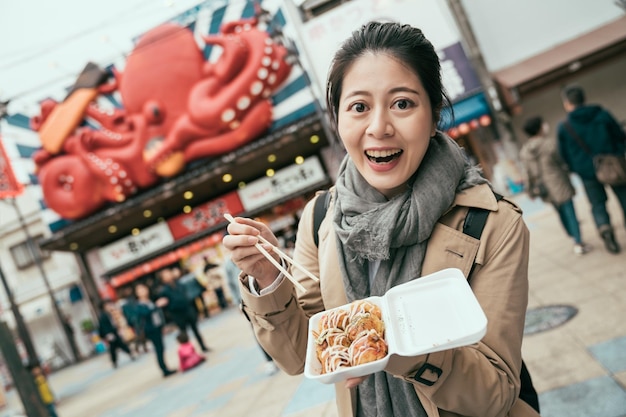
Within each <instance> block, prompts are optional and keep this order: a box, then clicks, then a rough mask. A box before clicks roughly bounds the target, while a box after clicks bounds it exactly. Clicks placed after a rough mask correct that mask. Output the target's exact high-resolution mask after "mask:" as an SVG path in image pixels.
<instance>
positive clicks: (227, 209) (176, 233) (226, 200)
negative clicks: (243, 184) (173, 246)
mask: <svg viewBox="0 0 626 417" xmlns="http://www.w3.org/2000/svg"><path fill="white" fill-rule="evenodd" d="M242 211H243V206H242V205H241V201H240V200H239V196H238V195H237V192H236V191H233V192H231V193H228V194H224V195H223V196H221V197H219V198H216V199H215V200H211V201H209V202H207V203H204V204H202V205H199V206H197V207H194V208H193V210H192V211H191V212H189V213H185V214H180V215H178V216H176V217H172V218H171V219H169V220H168V221H167V225H168V227H169V228H170V231H171V233H172V236H173V237H174V239H175V240H179V239H182V238H183V237H185V236H189V235H191V234H194V233H197V232H199V231H201V230H205V229H208V228H210V227H213V226H215V225H217V224H220V223H223V222H225V220H224V214H226V213H230V214H232V215H237V214H239V213H241V212H242Z"/></svg>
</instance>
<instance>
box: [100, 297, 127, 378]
mask: <svg viewBox="0 0 626 417" xmlns="http://www.w3.org/2000/svg"><path fill="white" fill-rule="evenodd" d="M113 309H114V306H113V302H112V301H111V300H104V301H102V303H100V311H101V313H100V317H99V318H98V322H99V328H98V333H99V335H100V337H101V338H102V340H105V341H106V343H107V345H108V346H109V355H111V363H112V364H113V367H114V368H117V350H118V349H121V350H123V351H124V352H126V354H127V355H128V356H130V358H131V360H135V356H134V355H133V354H132V353H131V351H130V348H129V347H128V345H127V344H126V342H124V340H123V339H122V338H121V337H120V334H119V333H118V331H117V327H116V326H115V324H114V322H113V318H112V317H111V312H112V311H113Z"/></svg>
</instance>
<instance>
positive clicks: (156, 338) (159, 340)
mask: <svg viewBox="0 0 626 417" xmlns="http://www.w3.org/2000/svg"><path fill="white" fill-rule="evenodd" d="M135 295H136V296H137V303H136V305H135V313H136V314H137V327H138V329H139V330H140V331H141V333H142V334H143V335H144V336H145V337H146V338H147V339H148V340H150V342H151V343H152V346H153V347H154V354H155V356H156V358H157V363H158V364H159V368H160V369H161V372H162V373H163V377H164V378H167V377H168V376H170V375H172V374H175V373H176V371H174V370H171V369H169V368H168V367H167V365H166V364H165V358H164V355H165V345H164V343H163V326H164V325H165V316H164V315H163V312H162V311H161V309H160V308H159V307H157V306H156V305H155V304H154V303H153V302H152V300H151V299H150V289H149V288H148V287H147V286H146V285H144V284H138V285H137V286H136V287H135Z"/></svg>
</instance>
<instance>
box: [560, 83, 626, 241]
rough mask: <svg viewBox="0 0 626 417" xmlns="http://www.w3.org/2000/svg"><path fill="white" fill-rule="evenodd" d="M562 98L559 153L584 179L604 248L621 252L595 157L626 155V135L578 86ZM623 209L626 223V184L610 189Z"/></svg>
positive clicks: (569, 90) (571, 87)
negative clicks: (587, 98) (598, 174)
mask: <svg viewBox="0 0 626 417" xmlns="http://www.w3.org/2000/svg"><path fill="white" fill-rule="evenodd" d="M561 98H562V100H563V107H564V109H565V111H566V112H567V117H566V119H565V120H564V121H563V122H561V123H560V124H559V126H558V141H559V152H560V154H561V156H562V158H563V160H564V161H565V163H566V164H567V165H568V166H569V169H570V170H571V171H572V172H575V173H576V174H578V175H579V176H580V178H581V179H582V183H583V187H584V188H585V193H586V194H587V199H588V200H589V204H590V205H591V214H592V216H593V220H594V222H595V224H596V228H597V229H598V233H599V234H600V237H601V238H602V240H603V241H604V246H605V247H606V249H607V250H608V251H609V252H610V253H619V252H620V251H621V248H620V245H619V243H618V242H617V241H616V239H615V233H614V230H613V226H612V225H611V218H610V216H609V212H608V211H607V209H606V202H607V198H608V197H607V193H606V186H605V185H604V184H602V183H600V182H599V181H598V179H597V177H596V173H595V168H594V163H593V156H594V155H598V154H613V155H622V156H623V155H624V152H625V151H626V133H624V130H623V129H622V127H621V126H620V124H619V123H618V122H617V120H615V118H614V117H613V116H612V115H611V114H610V113H609V112H608V111H607V110H605V109H604V108H603V107H602V106H600V105H597V104H586V97H585V91H584V90H583V89H582V87H580V86H577V85H571V86H567V87H565V88H564V89H563V91H562V94H561ZM609 188H611V189H612V190H613V193H614V194H615V196H616V197H617V200H618V201H619V204H620V205H621V207H622V212H623V216H624V223H625V224H626V184H625V185H612V186H609Z"/></svg>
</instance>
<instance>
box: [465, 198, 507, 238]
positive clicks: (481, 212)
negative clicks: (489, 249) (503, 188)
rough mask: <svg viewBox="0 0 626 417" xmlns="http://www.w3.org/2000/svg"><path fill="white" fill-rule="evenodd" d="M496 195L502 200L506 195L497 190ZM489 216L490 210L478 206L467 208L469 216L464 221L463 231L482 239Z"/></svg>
mask: <svg viewBox="0 0 626 417" xmlns="http://www.w3.org/2000/svg"><path fill="white" fill-rule="evenodd" d="M493 194H494V195H495V196H496V200H497V201H500V200H502V199H503V198H504V197H503V196H502V195H500V194H498V193H496V192H494V193H493ZM487 216H489V210H487V209H482V208H478V207H470V208H469V209H468V210H467V216H466V217H465V221H464V222H463V233H465V234H466V235H468V236H471V237H473V238H474V239H478V240H480V236H482V234H483V229H484V228H485V223H487Z"/></svg>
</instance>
